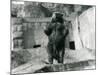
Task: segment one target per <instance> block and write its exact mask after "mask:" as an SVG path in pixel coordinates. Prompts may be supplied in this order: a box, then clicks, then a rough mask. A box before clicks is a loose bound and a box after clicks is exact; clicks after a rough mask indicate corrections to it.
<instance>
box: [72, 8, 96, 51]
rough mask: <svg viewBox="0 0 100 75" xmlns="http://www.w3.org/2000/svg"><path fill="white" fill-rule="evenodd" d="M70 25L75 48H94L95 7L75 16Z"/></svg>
mask: <svg viewBox="0 0 100 75" xmlns="http://www.w3.org/2000/svg"><path fill="white" fill-rule="evenodd" d="M72 26H73V37H74V41H75V47H76V49H81V48H89V49H95V7H92V8H89V9H88V10H86V11H84V12H83V13H82V14H81V15H80V16H76V18H75V20H73V21H72Z"/></svg>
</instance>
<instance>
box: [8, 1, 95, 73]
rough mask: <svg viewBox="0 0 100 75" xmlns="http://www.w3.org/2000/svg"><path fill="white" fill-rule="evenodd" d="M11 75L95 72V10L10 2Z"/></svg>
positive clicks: (67, 5)
mask: <svg viewBox="0 0 100 75" xmlns="http://www.w3.org/2000/svg"><path fill="white" fill-rule="evenodd" d="M10 4H11V13H10V19H11V24H10V27H11V30H10V32H11V37H10V38H11V40H10V42H11V64H10V67H11V68H10V69H11V75H24V74H36V73H50V72H68V71H83V70H95V69H96V6H95V5H82V4H80V5H79V4H67V3H65V4H63V3H51V2H36V1H24V0H11V3H10Z"/></svg>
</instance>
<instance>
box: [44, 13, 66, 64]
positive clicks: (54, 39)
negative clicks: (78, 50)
mask: <svg viewBox="0 0 100 75" xmlns="http://www.w3.org/2000/svg"><path fill="white" fill-rule="evenodd" d="M44 32H45V34H46V35H47V36H48V39H49V42H48V45H47V52H48V60H49V63H50V64H53V59H56V60H57V61H58V63H63V61H64V53H65V39H66V36H67V35H68V29H67V28H66V26H65V25H64V19H63V14H61V13H59V12H55V13H54V14H53V16H52V20H51V22H50V24H49V25H48V26H47V27H46V29H45V30H44Z"/></svg>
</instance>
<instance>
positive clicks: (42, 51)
mask: <svg viewBox="0 0 100 75" xmlns="http://www.w3.org/2000/svg"><path fill="white" fill-rule="evenodd" d="M27 51H28V52H29V53H31V55H32V56H31V60H30V61H29V62H27V63H26V64H23V65H21V66H19V67H17V68H15V69H13V70H12V73H14V74H16V73H33V72H36V73H37V72H54V71H70V70H84V69H95V55H93V54H92V52H90V51H89V50H88V49H82V50H70V49H66V52H65V57H64V64H57V63H56V61H55V62H54V65H48V61H47V56H48V55H47V52H46V48H36V49H28V50H27Z"/></svg>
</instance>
